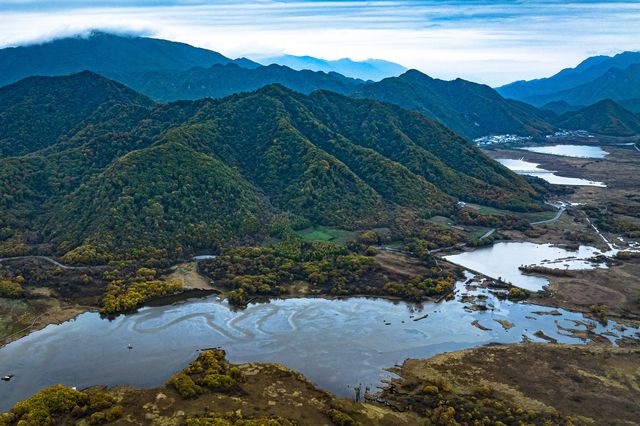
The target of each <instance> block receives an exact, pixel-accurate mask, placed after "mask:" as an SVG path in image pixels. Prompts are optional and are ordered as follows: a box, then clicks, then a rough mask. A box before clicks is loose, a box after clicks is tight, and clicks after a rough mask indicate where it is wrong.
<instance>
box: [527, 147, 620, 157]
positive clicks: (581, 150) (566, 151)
mask: <svg viewBox="0 0 640 426" xmlns="http://www.w3.org/2000/svg"><path fill="white" fill-rule="evenodd" d="M521 149H523V150H525V151H531V152H537V153H539V154H551V155H559V156H562V157H574V158H604V157H606V156H607V155H609V153H608V152H607V151H605V150H604V149H602V148H601V147H599V146H592V145H547V146H529V147H525V148H521Z"/></svg>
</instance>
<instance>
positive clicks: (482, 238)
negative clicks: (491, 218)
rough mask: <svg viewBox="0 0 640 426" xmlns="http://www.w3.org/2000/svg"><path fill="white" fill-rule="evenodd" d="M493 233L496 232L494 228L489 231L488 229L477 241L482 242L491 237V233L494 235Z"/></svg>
mask: <svg viewBox="0 0 640 426" xmlns="http://www.w3.org/2000/svg"><path fill="white" fill-rule="evenodd" d="M494 232H496V228H491V229H489V230H488V231H487V232H485V234H484V235H483V236H482V237H480V238H478V239H479V240H484V239H485V238H488V237H490V236H491V235H493V233H494Z"/></svg>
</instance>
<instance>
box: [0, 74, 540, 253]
mask: <svg viewBox="0 0 640 426" xmlns="http://www.w3.org/2000/svg"><path fill="white" fill-rule="evenodd" d="M87 99H89V100H91V102H89V104H91V105H90V106H87V107H85V106H84V104H85V103H87ZM8 107H12V108H9V111H8V114H10V116H7V119H9V120H12V121H13V122H14V123H15V125H14V126H11V127H6V126H0V141H8V142H7V143H5V144H4V145H2V146H3V147H5V148H4V149H3V151H2V158H0V194H2V195H1V196H0V218H1V220H2V232H1V233H0V253H2V254H7V253H13V254H16V253H24V252H27V251H28V250H29V249H28V245H27V244H31V245H33V244H35V245H37V246H38V247H40V246H44V247H51V249H50V250H49V251H48V252H55V253H58V254H61V255H63V254H66V258H69V259H71V260H73V261H80V262H83V261H87V259H89V261H98V262H100V261H108V260H110V259H113V258H114V257H113V256H115V258H122V256H125V257H127V258H167V257H172V258H175V257H181V256H185V255H188V254H190V253H193V252H195V251H198V250H203V249H207V250H215V249H216V248H219V247H221V246H222V245H224V244H227V243H229V242H231V241H235V240H238V239H242V238H261V237H264V236H265V234H266V232H267V230H268V229H269V224H270V223H273V221H274V220H275V221H278V220H282V217H288V218H292V219H291V220H294V221H298V222H300V221H307V223H310V224H318V225H331V226H339V227H346V228H358V227H361V226H366V227H371V226H383V225H387V226H388V225H389V224H390V221H391V220H393V218H394V217H395V216H394V214H393V212H395V211H397V210H398V209H399V210H400V211H403V212H408V211H411V212H415V214H419V213H420V214H426V215H431V214H434V213H435V212H439V211H442V212H445V211H449V210H450V209H451V208H452V207H453V205H454V203H455V200H456V199H460V198H461V199H464V200H468V201H475V202H480V203H483V204H487V205H493V206H496V207H501V208H511V209H517V210H539V209H541V208H542V194H540V193H538V192H537V190H535V189H534V188H533V187H532V186H530V185H529V184H528V183H527V181H526V180H525V179H524V178H522V177H520V176H518V175H515V174H514V173H512V172H511V171H509V170H508V169H506V168H505V167H503V166H501V165H500V164H498V163H496V162H495V161H492V160H491V159H490V158H488V157H487V156H486V155H485V154H483V153H482V152H481V151H480V150H479V149H477V148H475V147H474V146H472V145H471V144H469V143H468V142H467V141H466V140H465V139H463V138H462V137H460V136H459V135H457V134H455V133H454V132H452V131H450V130H449V129H447V128H445V127H444V126H442V125H441V124H439V123H437V122H435V121H432V120H430V119H428V118H426V117H424V116H423V115H421V114H418V113H415V112H411V111H408V110H404V109H402V108H400V107H397V106H394V105H389V104H385V103H382V102H379V101H371V100H366V99H353V98H349V97H345V96H341V95H339V94H336V93H333V92H329V91H316V92H313V93H312V94H311V95H304V94H300V93H298V92H294V91H292V90H290V89H287V88H284V87H282V86H280V85H268V86H265V87H263V88H261V89H259V90H257V91H255V92H251V93H243V94H236V95H232V96H229V97H226V98H223V99H215V100H213V99H204V100H197V101H180V102H174V103H169V104H158V103H155V102H153V101H151V100H149V99H148V98H146V97H144V96H142V95H140V94H137V93H135V92H133V91H132V90H131V89H129V88H127V87H125V86H123V85H121V84H119V83H116V82H114V81H111V80H108V79H106V78H104V77H102V76H100V75H97V74H95V73H92V72H82V73H79V74H74V75H69V76H63V77H32V78H27V79H24V80H21V81H19V82H17V83H15V84H12V85H9V86H5V87H4V88H2V89H1V90H0V111H5V110H7V108H8ZM52 111H53V112H57V113H56V115H55V117H54V118H55V119H51V118H50V116H51V114H52ZM21 115H22V116H21ZM67 120H68V121H67ZM45 135H46V137H45ZM15 147H19V150H18V151H16V150H15ZM12 149H13V151H12ZM278 218H280V219H278Z"/></svg>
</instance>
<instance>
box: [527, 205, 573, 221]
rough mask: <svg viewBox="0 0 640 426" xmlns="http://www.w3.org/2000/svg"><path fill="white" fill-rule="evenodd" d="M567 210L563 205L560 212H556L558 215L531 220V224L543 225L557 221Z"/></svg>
mask: <svg viewBox="0 0 640 426" xmlns="http://www.w3.org/2000/svg"><path fill="white" fill-rule="evenodd" d="M566 210H567V209H566V208H565V207H564V206H562V207H560V209H559V210H558V213H556V215H555V216H554V217H552V218H551V219H547V220H541V221H540V222H531V225H542V224H543V223H551V222H555V221H556V220H558V219H560V216H562V213H564V212H565V211H566Z"/></svg>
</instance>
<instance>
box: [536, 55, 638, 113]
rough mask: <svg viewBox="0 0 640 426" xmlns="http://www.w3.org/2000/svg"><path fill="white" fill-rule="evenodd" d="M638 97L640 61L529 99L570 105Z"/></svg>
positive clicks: (537, 102) (537, 101)
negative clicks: (578, 83)
mask: <svg viewBox="0 0 640 426" xmlns="http://www.w3.org/2000/svg"><path fill="white" fill-rule="evenodd" d="M638 98H640V63H637V64H633V65H630V66H629V67H627V68H625V69H620V68H611V69H610V70H608V71H607V72H606V73H604V74H602V75H601V76H600V77H598V78H596V79H594V80H592V81H590V82H588V83H585V84H582V85H580V86H576V87H573V88H571V89H567V90H564V91H561V92H556V93H551V94H546V95H542V96H532V97H530V98H528V101H529V102H531V103H532V104H534V105H538V104H539V103H541V102H545V101H549V102H553V101H564V102H566V103H568V104H569V105H592V104H595V103H596V102H599V101H602V100H605V99H612V100H614V101H617V102H618V101H626V100H628V99H638Z"/></svg>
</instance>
